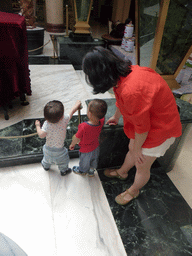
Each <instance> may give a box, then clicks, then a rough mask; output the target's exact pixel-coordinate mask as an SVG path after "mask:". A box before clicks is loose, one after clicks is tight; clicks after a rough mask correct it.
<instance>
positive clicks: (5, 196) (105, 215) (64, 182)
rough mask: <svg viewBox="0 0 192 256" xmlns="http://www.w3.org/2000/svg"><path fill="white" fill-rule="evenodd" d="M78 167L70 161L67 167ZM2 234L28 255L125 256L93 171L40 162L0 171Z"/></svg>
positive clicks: (104, 197) (105, 199) (107, 205)
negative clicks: (74, 170)
mask: <svg viewBox="0 0 192 256" xmlns="http://www.w3.org/2000/svg"><path fill="white" fill-rule="evenodd" d="M77 164H78V159H72V160H70V163H69V167H70V168H72V167H73V166H74V165H77ZM0 194H1V212H0V217H1V218H0V227H1V232H2V233H3V234H6V236H8V237H10V238H11V239H12V240H13V241H14V242H15V243H16V244H18V245H19V246H20V247H21V248H22V249H23V250H24V251H25V252H26V254H27V255H28V256H34V255H35V256H42V255H46V256H62V255H74V256H83V255H94V256H116V255H121V256H126V252H125V249H124V246H123V243H122V240H121V237H120V236H119V231H118V229H117V226H116V224H115V221H114V218H113V215H112V213H111V210H110V207H109V204H108V201H107V198H106V196H105V193H104V190H103V188H102V185H101V182H100V180H99V177H98V174H97V173H96V175H95V177H94V178H90V177H88V176H85V177H82V176H80V175H77V174H74V173H71V174H69V175H67V176H64V177H62V176H61V175H60V173H59V171H58V168H57V167H56V166H53V167H52V168H51V170H50V171H49V172H46V171H44V169H43V168H42V166H41V164H30V165H23V166H16V167H7V168H1V172H0ZM3 256H4V255H3Z"/></svg>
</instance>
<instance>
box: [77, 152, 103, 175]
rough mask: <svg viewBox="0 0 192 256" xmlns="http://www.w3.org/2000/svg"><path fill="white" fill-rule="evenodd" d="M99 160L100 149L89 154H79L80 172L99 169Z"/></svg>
mask: <svg viewBox="0 0 192 256" xmlns="http://www.w3.org/2000/svg"><path fill="white" fill-rule="evenodd" d="M98 158H99V147H97V148H96V149H95V150H93V151H91V152H88V153H81V152H79V170H80V171H81V172H86V173H87V172H89V170H90V168H91V167H92V168H94V169H96V168H97V164H98Z"/></svg>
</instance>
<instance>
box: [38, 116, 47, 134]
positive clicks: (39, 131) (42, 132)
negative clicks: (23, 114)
mask: <svg viewBox="0 0 192 256" xmlns="http://www.w3.org/2000/svg"><path fill="white" fill-rule="evenodd" d="M35 126H36V129H37V134H38V135H39V137H40V138H45V137H46V135H47V133H46V132H44V131H42V130H41V126H40V122H39V120H36V121H35Z"/></svg>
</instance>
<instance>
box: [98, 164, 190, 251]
mask: <svg viewBox="0 0 192 256" xmlns="http://www.w3.org/2000/svg"><path fill="white" fill-rule="evenodd" d="M99 176H100V179H101V181H102V185H103V188H104V190H105V193H106V196H107V199H108V201H109V204H110V207H111V210H112V213H113V216H114V218H115V221H116V224H117V227H118V229H119V232H120V235H121V238H122V240H123V243H124V246H125V250H126V252H127V255H135V256H136V255H137V256H138V255H142V256H144V255H145V256H148V255H150V256H156V255H161V256H164V255H166V256H169V255H172V256H184V255H186V256H187V255H192V242H191V241H192V240H191V236H192V228H191V225H192V210H191V208H190V207H189V206H188V204H187V203H186V201H185V200H184V199H183V198H182V196H181V194H180V193H179V192H178V190H177V189H176V187H175V186H174V185H173V183H172V182H171V180H170V179H169V178H168V176H167V174H166V173H165V172H164V170H163V169H162V168H161V167H160V166H158V163H155V164H154V165H153V168H152V170H151V178H150V181H149V182H148V184H147V185H146V186H145V187H144V188H143V189H142V190H141V192H140V196H139V197H138V198H137V199H135V200H133V201H132V202H131V203H130V204H128V205H126V206H119V205H118V204H116V203H115V201H114V199H115V197H116V196H117V195H118V194H120V193H122V192H123V191H125V190H126V189H127V188H129V187H130V186H131V184H132V183H133V181H134V176H135V169H132V170H131V171H130V172H129V176H128V179H127V180H126V181H120V180H117V179H109V178H106V177H105V176H104V175H103V173H102V171H99Z"/></svg>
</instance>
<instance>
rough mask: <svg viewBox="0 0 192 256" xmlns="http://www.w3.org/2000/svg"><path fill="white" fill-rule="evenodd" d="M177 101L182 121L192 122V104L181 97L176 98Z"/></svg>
mask: <svg viewBox="0 0 192 256" xmlns="http://www.w3.org/2000/svg"><path fill="white" fill-rule="evenodd" d="M176 102H177V105H178V106H179V107H180V117H181V123H183V124H184V123H192V105H191V104H190V103H188V102H186V101H184V100H181V99H179V98H176Z"/></svg>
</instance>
